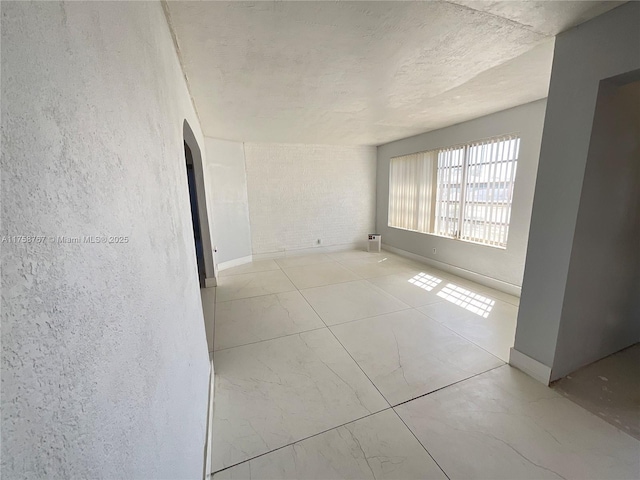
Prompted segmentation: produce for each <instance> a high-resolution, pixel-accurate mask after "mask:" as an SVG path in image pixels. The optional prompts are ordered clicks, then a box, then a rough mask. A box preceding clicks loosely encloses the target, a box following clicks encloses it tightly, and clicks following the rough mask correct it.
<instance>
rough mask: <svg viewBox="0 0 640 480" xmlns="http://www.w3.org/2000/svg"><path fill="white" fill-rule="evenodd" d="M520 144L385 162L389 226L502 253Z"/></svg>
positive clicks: (499, 142) (489, 144) (510, 139)
mask: <svg viewBox="0 0 640 480" xmlns="http://www.w3.org/2000/svg"><path fill="white" fill-rule="evenodd" d="M519 149H520V138H518V137H517V136H514V135H507V136H503V137H499V138H492V139H490V140H482V141H478V142H473V143H469V144H467V145H462V146H456V147H450V148H442V149H438V150H432V151H429V152H421V153H414V154H411V155H404V156H402V157H396V158H392V159H391V164H390V171H389V226H390V227H396V228H403V229H406V230H413V231H417V232H422V233H431V234H435V235H441V236H444V237H450V238H457V239H459V240H464V241H467V242H475V243H481V244H484V245H491V246H494V247H501V248H505V247H506V246H507V237H508V235H509V222H510V220H511V201H512V199H513V186H514V182H515V178H516V167H517V162H518V151H519Z"/></svg>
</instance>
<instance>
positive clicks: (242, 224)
mask: <svg viewBox="0 0 640 480" xmlns="http://www.w3.org/2000/svg"><path fill="white" fill-rule="evenodd" d="M205 145H206V150H207V161H206V163H205V165H204V168H205V170H206V177H207V189H206V192H207V197H208V200H209V201H208V202H207V203H208V204H209V205H211V206H212V207H213V208H212V211H211V212H209V215H210V217H211V219H210V222H211V224H212V225H214V230H213V234H214V244H215V246H216V247H217V249H218V252H217V253H216V259H217V261H218V263H224V262H229V261H231V260H235V259H238V258H243V257H247V256H249V255H251V229H250V226H249V201H248V199H247V175H246V172H245V165H244V146H243V145H242V143H239V142H229V141H226V140H217V139H214V138H208V137H206V138H205Z"/></svg>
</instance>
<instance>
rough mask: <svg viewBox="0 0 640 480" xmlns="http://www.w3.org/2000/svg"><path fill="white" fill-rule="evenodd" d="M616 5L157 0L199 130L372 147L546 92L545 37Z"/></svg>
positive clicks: (549, 43)
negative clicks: (163, 11)
mask: <svg viewBox="0 0 640 480" xmlns="http://www.w3.org/2000/svg"><path fill="white" fill-rule="evenodd" d="M620 3H623V2H597V1H586V2H565V1H543V2H533V1H520V2H517V1H497V2H496V1H466V0H455V1H452V2H438V1H431V2H365V1H360V2H280V1H278V2H256V3H250V2H224V3H223V2H186V1H180V2H167V16H168V20H169V23H170V25H171V28H172V29H173V32H174V35H175V37H176V43H177V45H178V51H179V54H180V57H181V61H182V63H183V68H184V71H185V74H186V76H187V79H188V82H189V86H190V89H191V94H192V96H193V98H194V101H195V104H196V108H197V110H198V114H199V116H200V120H201V123H202V128H203V130H204V133H205V135H207V136H210V137H215V138H223V139H228V140H240V141H255V142H282V143H321V144H357V145H379V144H382V143H385V142H388V141H391V140H396V139H399V138H403V137H407V136H410V135H415V134H417V133H421V132H425V131H429V130H433V129H436V128H441V127H444V126H448V125H452V124H455V123H459V122H463V121H466V120H469V119H472V118H476V117H479V116H482V115H486V114H488V113H492V112H496V111H499V110H503V109H505V108H509V107H513V106H516V105H521V104H523V103H527V102H530V101H533V100H537V99H540V98H544V97H546V95H547V89H548V85H549V76H550V71H551V60H552V57H553V36H554V35H556V34H557V33H559V32H560V31H563V30H566V29H567V28H570V27H572V26H574V25H577V24H579V23H581V22H583V21H585V20H587V19H589V18H592V17H594V16H596V15H599V14H601V13H603V12H604V11H606V10H609V9H611V8H613V7H615V6H617V5H619V4H620Z"/></svg>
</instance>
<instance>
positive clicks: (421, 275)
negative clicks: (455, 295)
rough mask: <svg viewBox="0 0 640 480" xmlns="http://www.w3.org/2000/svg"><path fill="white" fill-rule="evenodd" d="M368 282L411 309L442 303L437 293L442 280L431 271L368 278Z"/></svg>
mask: <svg viewBox="0 0 640 480" xmlns="http://www.w3.org/2000/svg"><path fill="white" fill-rule="evenodd" d="M369 281H370V282H371V283H372V284H374V285H375V286H377V287H379V288H381V289H382V290H384V291H385V292H388V293H390V294H391V295H393V296H394V297H396V298H399V299H400V300H402V301H403V302H404V303H406V304H408V305H410V306H412V307H419V306H422V305H427V304H429V303H436V302H440V301H442V298H440V297H438V295H437V293H438V291H439V289H440V288H441V286H442V284H443V281H444V280H443V278H442V277H440V276H438V275H436V274H435V273H433V272H432V271H431V270H427V269H425V270H423V271H416V272H409V273H404V274H399V275H389V276H386V277H378V278H370V279H369Z"/></svg>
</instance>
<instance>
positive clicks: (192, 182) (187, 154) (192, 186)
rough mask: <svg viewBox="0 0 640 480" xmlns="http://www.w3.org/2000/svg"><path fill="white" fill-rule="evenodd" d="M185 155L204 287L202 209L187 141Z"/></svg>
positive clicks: (198, 257)
mask: <svg viewBox="0 0 640 480" xmlns="http://www.w3.org/2000/svg"><path fill="white" fill-rule="evenodd" d="M184 157H185V159H186V161H187V179H188V182H189V201H190V202H191V223H192V225H193V240H194V243H195V248H196V259H197V262H198V278H199V279H200V286H201V287H204V283H205V282H204V280H205V277H206V272H205V266H204V250H203V247H202V230H201V228H200V211H199V210H198V194H197V191H196V173H195V170H194V168H193V155H192V154H191V149H190V148H189V145H187V142H184Z"/></svg>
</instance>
